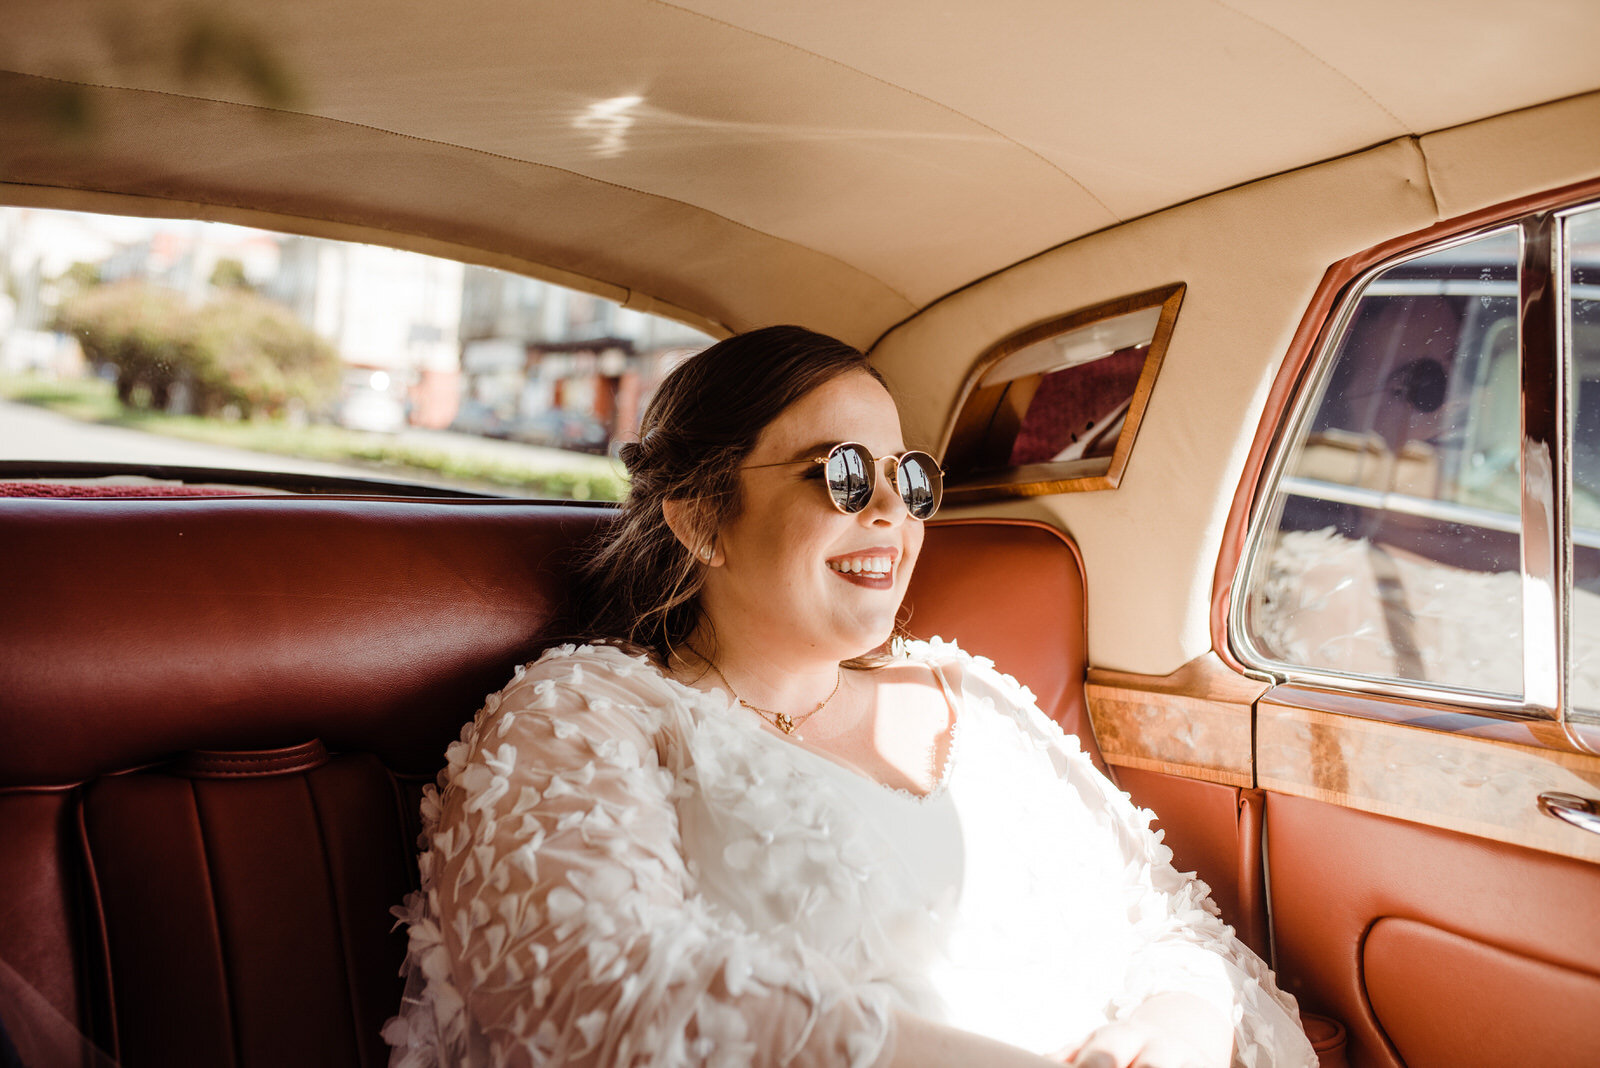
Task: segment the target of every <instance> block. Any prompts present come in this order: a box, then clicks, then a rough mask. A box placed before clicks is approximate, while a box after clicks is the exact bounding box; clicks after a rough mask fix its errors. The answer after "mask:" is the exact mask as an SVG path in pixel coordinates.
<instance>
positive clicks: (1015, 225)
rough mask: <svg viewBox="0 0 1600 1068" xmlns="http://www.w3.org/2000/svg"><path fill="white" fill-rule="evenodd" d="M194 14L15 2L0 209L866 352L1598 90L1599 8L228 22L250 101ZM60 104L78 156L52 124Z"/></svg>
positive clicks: (1248, 6)
mask: <svg viewBox="0 0 1600 1068" xmlns="http://www.w3.org/2000/svg"><path fill="white" fill-rule="evenodd" d="M192 10H195V9H194V7H193V5H192V4H191V3H189V2H188V0H183V2H178V3H174V2H168V0H141V2H139V3H137V4H132V3H123V4H108V3H106V2H104V0H101V2H98V3H94V2H85V0H11V2H10V3H8V4H7V12H6V20H5V21H6V29H5V31H4V33H3V35H0V71H4V72H5V73H0V176H3V177H4V178H5V180H6V181H7V182H8V183H9V185H8V187H7V188H6V189H5V190H4V191H3V194H0V195H3V198H4V199H5V200H7V201H10V202H13V203H31V204H40V205H51V206H76V207H86V206H90V207H92V206H100V207H102V208H108V209H110V208H114V209H115V210H121V211H135V212H138V211H149V212H153V213H158V214H168V213H171V212H173V211H183V212H187V213H191V214H199V215H202V216H205V217H210V218H231V219H236V220H240V221H250V222H256V223H260V224H265V225H274V226H278V227H280V228H287V229H293V230H299V231H302V232H311V233H319V234H329V235H334V236H351V235H352V234H353V233H354V234H359V233H360V232H362V231H363V230H365V231H369V233H368V236H369V237H373V238H375V239H380V240H384V241H386V242H387V243H391V244H401V245H405V246H408V247H415V248H423V249H426V250H430V251H453V252H454V253H456V254H458V255H463V256H465V257H466V258H469V259H474V260H478V261H481V262H489V263H493V264H496V265H500V266H507V267H513V268H517V269H522V270H525V271H531V272H532V273H536V274H540V275H542V276H545V277H550V278H554V279H556V280H559V281H563V282H566V283H568V284H579V285H582V286H584V287H585V288H589V289H593V290H595V291H598V292H602V293H604V294H605V295H608V296H612V297H615V298H618V299H623V300H627V301H628V302H629V303H631V304H633V305H635V306H641V307H647V308H648V307H656V308H664V309H665V310H668V311H672V312H675V313H676V314H679V315H680V316H683V317H686V318H689V319H691V320H693V321H696V322H699V323H701V324H706V323H710V324H720V325H721V326H723V327H726V328H730V329H742V328H746V327H750V326H755V325H760V324H764V323H769V322H775V321H799V322H804V323H806V324H808V325H811V326H814V327H817V328H818V329H823V330H828V331H832V332H834V333H837V334H839V335H841V336H844V337H846V338H848V339H850V340H852V341H854V342H856V343H858V344H863V345H868V344H871V343H872V342H874V341H875V340H876V339H878V338H879V337H880V336H882V335H883V334H884V333H885V332H886V331H887V330H889V329H890V328H891V327H893V326H894V325H895V324H896V323H897V322H900V321H902V320H904V319H906V318H907V317H909V316H911V315H913V314H914V313H915V312H917V311H918V310H919V309H922V308H925V307H927V306H928V305H930V304H932V303H933V302H935V301H937V300H939V299H940V298H941V297H944V296H946V295H947V294H950V293H952V292H953V291H956V290H959V289H960V288H962V287H963V286H965V285H967V284H969V283H971V282H972V281H973V280H975V279H978V278H982V277H984V276H986V275H989V274H991V273H993V272H996V271H999V270H1001V269H1003V268H1005V267H1007V266H1009V265H1012V264H1014V263H1017V262H1019V261H1022V260H1025V259H1027V258H1028V257H1031V256H1033V255H1035V254H1037V253H1039V252H1041V251H1042V250H1045V249H1048V248H1051V247H1054V246H1057V245H1060V244H1062V243H1064V242H1067V241H1070V240H1072V239H1074V238H1077V237H1080V236H1082V235H1084V234H1087V233H1091V232H1094V231H1097V230H1101V229H1104V228H1106V227H1108V226H1111V225H1113V224H1115V223H1118V222H1120V221H1124V220H1128V219H1130V218H1134V217H1137V216H1141V215H1145V214H1147V213H1150V212H1152V211H1155V210H1158V209H1161V208H1163V207H1167V206H1170V205H1173V204H1176V203H1180V202H1184V201H1187V200H1191V199H1193V198H1196V197H1199V196H1202V195H1204V194H1207V193H1211V192H1214V191H1217V190H1220V189H1224V188H1228V187H1231V186H1235V185H1238V184H1241V183H1244V182H1247V181H1251V180H1253V179H1257V178H1260V177H1263V176H1266V175H1270V174H1274V173H1278V172H1282V171H1286V170H1290V169H1293V168H1296V167H1299V166H1302V165H1304V164H1307V163H1311V162H1315V161H1318V160H1323V159H1328V158H1332V157H1336V156H1340V155H1344V154H1347V153H1351V152H1354V151H1357V150H1360V149H1363V148H1366V147H1369V146H1372V145H1376V144H1379V143H1382V142H1386V141H1390V140H1393V139H1395V138H1398V137H1404V136H1406V135H1415V134H1423V133H1426V132H1429V131H1435V130H1440V129H1443V128H1448V127H1452V126H1455V125H1458V124H1462V123H1466V122H1469V121H1472V120H1476V119H1480V118H1483V117H1486V116H1489V115H1494V114H1498V113H1502V112H1506V111H1510V110H1513V109H1517V108H1522V107H1526V106H1529V105H1533V104H1537V103H1540V102H1543V101H1549V100H1554V99H1558V98H1562V97H1566V96H1571V95H1574V94H1578V93H1581V92H1584V91H1587V90H1592V89H1595V88H1597V87H1600V63H1597V62H1596V59H1595V57H1596V56H1600V17H1597V16H1596V14H1595V13H1594V5H1593V0H1543V2H1532V3H1522V4H1517V5H1507V4H1505V3H1504V2H1503V0H1452V2H1449V3H1444V2H1430V3H1422V2H1411V3H1398V4H1397V3H1394V2H1392V0H1341V2H1340V3H1337V4H1333V3H1326V4H1313V3H1284V2H1281V0H1279V2H1272V0H1232V2H1228V3H1224V2H1222V0H1167V2H1140V3H1106V2H1105V0H1098V2H1095V3H1087V2H1082V0H990V2H985V3H965V4H930V3H928V2H927V0H872V2H870V3H863V2H861V0H850V2H840V0H826V2H804V3H799V2H792V0H791V2H784V3H775V2H766V3H751V2H748V0H688V2H685V3H664V2H658V0H583V2H581V3H566V4H559V5H557V4H548V3H547V4H530V3H528V2H527V0H459V2H457V3H452V4H441V3H437V2H426V3H424V2H400V3H392V2H382V3H380V2H375V0H342V2H340V3H337V4H329V3H323V2H310V0H275V2H274V3H272V4H257V5H250V6H243V5H237V6H235V7H232V8H225V9H224V10H226V11H228V12H230V17H231V18H233V19H234V20H236V22H237V24H238V25H242V26H245V27H249V28H254V29H257V30H259V31H260V32H261V33H262V35H263V37H264V39H266V40H269V41H270V42H271V43H272V45H273V47H274V48H275V49H276V50H277V52H278V54H279V55H280V56H281V58H282V59H283V61H284V62H285V64H286V66H287V67H288V69H289V71H290V72H291V73H292V74H293V75H294V76H295V78H296V79H297V81H298V84H299V85H300V87H301V89H302V95H301V99H300V102H299V104H298V106H297V107H296V108H295V109H294V110H292V111H291V110H282V109H279V110H271V109H266V108H263V107H261V106H259V105H258V104H257V103H255V102H254V101H255V99H256V98H255V97H253V96H252V95H251V93H250V92H249V91H248V90H246V89H245V88H244V87H243V86H242V85H241V84H240V83H239V81H238V79H234V78H228V77H217V78H213V79H209V80H206V79H202V80H199V81H196V82H186V81H185V80H184V79H182V78H181V77H180V76H179V74H178V73H177V70H176V67H175V64H174V63H172V62H169V61H166V60H164V59H163V57H164V56H167V55H170V54H171V53H172V49H173V42H174V41H175V40H176V39H177V37H178V35H179V30H180V28H181V27H182V26H184V25H185V24H186V23H185V19H186V18H191V17H192V16H189V15H186V14H184V13H185V12H189V11H192ZM211 10H213V11H216V10H219V7H218V6H217V5H212V8H211ZM119 15H120V16H121V20H120V21H118V18H117V16H119ZM52 79H53V80H54V81H52ZM62 83H69V84H74V85H82V86H85V87H86V88H85V89H84V91H83V95H82V97H81V98H80V99H81V100H82V102H84V103H86V104H87V105H88V106H89V107H90V108H91V109H92V111H91V114H92V116H93V117H94V119H95V125H94V127H93V128H92V129H91V131H90V133H89V134H88V136H86V137H84V138H68V137H64V136H63V134H62V130H61V127H60V126H59V125H58V124H54V123H52V122H51V121H48V120H47V119H45V118H44V117H42V116H41V114H40V102H41V101H42V100H48V99H51V96H50V93H49V90H51V89H52V88H59V87H60V85H61V84H62ZM633 98H637V100H636V102H633V103H629V101H630V100H632V99H633ZM62 190H66V191H70V192H67V193H63V192H62ZM87 192H98V193H109V194H124V195H130V196H134V197H153V198H158V199H159V200H161V201H165V202H178V205H179V206H173V205H172V204H155V205H144V206H142V205H140V204H139V203H138V202H126V201H124V202H120V203H114V202H112V201H110V200H96V199H95V198H93V197H90V196H86V195H85V194H86V193H87Z"/></svg>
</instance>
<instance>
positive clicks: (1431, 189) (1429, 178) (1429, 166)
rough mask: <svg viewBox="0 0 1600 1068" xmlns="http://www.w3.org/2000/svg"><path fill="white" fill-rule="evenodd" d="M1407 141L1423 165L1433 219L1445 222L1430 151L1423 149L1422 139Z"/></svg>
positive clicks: (1415, 138) (1423, 174) (1423, 176)
mask: <svg viewBox="0 0 1600 1068" xmlns="http://www.w3.org/2000/svg"><path fill="white" fill-rule="evenodd" d="M1406 140H1408V141H1410V142H1411V147H1412V148H1413V149H1415V150H1416V153H1417V159H1418V160H1419V161H1420V162H1421V163H1422V180H1423V182H1424V183H1425V184H1426V186H1427V189H1428V203H1429V205H1430V206H1431V207H1432V208H1433V218H1434V220H1435V221H1436V222H1443V221H1444V219H1443V216H1441V215H1440V210H1441V209H1440V207H1439V191H1438V187H1437V184H1436V183H1435V181H1434V177H1433V161H1432V160H1431V159H1429V158H1428V150H1427V149H1425V148H1423V147H1422V138H1420V137H1416V136H1412V137H1408V138H1407V139H1406Z"/></svg>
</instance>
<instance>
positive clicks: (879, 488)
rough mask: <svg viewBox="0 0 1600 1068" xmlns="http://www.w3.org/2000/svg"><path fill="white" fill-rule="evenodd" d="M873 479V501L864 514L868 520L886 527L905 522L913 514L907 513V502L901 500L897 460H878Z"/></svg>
mask: <svg viewBox="0 0 1600 1068" xmlns="http://www.w3.org/2000/svg"><path fill="white" fill-rule="evenodd" d="M872 478H873V483H872V500H871V501H869V502H868V503H867V508H866V512H865V513H864V514H865V515H866V517H867V518H868V520H869V521H870V522H872V523H874V524H877V523H881V524H884V525H885V526H888V525H892V524H895V523H900V522H903V521H904V520H905V519H906V517H907V516H908V515H910V514H911V513H910V512H908V511H906V502H905V501H903V500H901V499H900V487H899V486H898V485H897V484H896V481H895V478H896V461H895V458H894V457H893V456H881V457H879V458H878V459H876V460H875V461H874V462H873V464H872Z"/></svg>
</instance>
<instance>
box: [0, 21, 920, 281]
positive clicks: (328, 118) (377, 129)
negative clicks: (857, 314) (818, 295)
mask: <svg viewBox="0 0 1600 1068" xmlns="http://www.w3.org/2000/svg"><path fill="white" fill-rule="evenodd" d="M656 2H659V0H656ZM0 74H14V75H17V76H18V77H21V78H38V79H40V80H42V81H51V82H57V83H60V84H62V85H80V86H83V87H85V88H88V89H105V90H108V91H111V92H119V93H143V94H146V95H149V96H167V97H172V98H174V99H177V100H196V101H201V102H204V103H207V104H222V105H226V106H228V107H236V108H247V109H249V110H251V111H260V112H264V113H266V114H270V115H287V116H292V117H295V118H302V119H315V120H317V121H319V122H331V123H336V124H338V125H340V126H349V127H353V128H355V129H359V130H371V131H372V132H373V133H379V134H384V135H386V136H389V137H399V138H404V139H405V140H407V141H416V142H418V143H420V144H425V145H439V146H441V147H445V148H454V149H457V150H459V151H461V152H471V153H473V154H474V155H478V156H486V157H488V158H490V159H499V160H505V161H506V162H507V163H520V164H522V165H523V166H525V167H537V168H539V169H540V170H545V171H552V172H554V173H556V174H565V175H570V176H571V177H573V178H579V179H582V180H583V181H586V182H593V183H594V184H596V185H603V186H607V187H609V188H612V189H620V190H623V191H625V192H629V193H637V194H638V195H639V196H642V197H649V198H650V199H651V200H658V201H661V202H663V203H667V204H677V205H680V206H682V207H685V208H689V209H690V210H692V211H699V212H704V213H705V214H706V215H709V216H711V217H712V218H714V219H721V220H722V221H723V222H725V223H728V224H729V225H731V226H736V227H738V228H739V229H741V230H744V231H747V232H749V233H752V234H757V235H759V236H761V237H765V238H768V239H770V240H773V241H779V242H782V243H783V244H785V245H789V246H791V247H793V248H798V249H803V250H805V251H806V252H809V253H811V254H813V255H815V256H821V257H822V258H823V259H826V260H828V261H830V262H832V263H837V264H838V265H839V266H841V267H845V268H847V269H849V270H852V271H855V272H856V273H857V274H859V275H861V276H862V277H863V278H867V279H870V280H872V281H874V282H876V283H877V284H878V285H880V286H882V287H883V288H884V289H886V290H888V291H889V292H890V293H892V294H894V295H895V296H896V297H898V298H900V300H901V301H903V302H904V303H905V305H906V307H907V308H909V309H910V310H911V311H912V312H915V311H916V310H917V308H918V305H917V302H916V301H914V300H912V299H911V297H910V296H908V295H907V294H905V293H902V292H901V291H900V290H899V289H898V288H897V287H895V286H894V285H891V284H890V283H889V282H888V281H886V280H885V279H882V278H879V277H878V276H877V275H875V274H872V273H870V272H868V271H867V270H865V269H864V268H861V267H858V266H856V265H855V264H853V263H849V262H848V261H846V260H842V259H840V258H839V257H837V256H835V255H833V254H832V253H828V252H823V251H822V250H821V249H817V248H813V247H812V246H810V245H803V244H801V243H800V242H798V241H792V240H790V239H789V238H786V237H779V236H778V235H777V234H772V233H768V232H767V231H765V230H761V229H758V228H757V227H754V226H751V225H750V224H749V223H744V222H740V221H739V220H738V219H733V218H729V217H728V216H726V215H723V214H722V213H720V212H716V211H712V210H711V209H710V208H706V207H701V206H700V205H699V204H691V203H689V202H688V201H686V200H678V199H677V198H675V197H669V196H664V195H662V194H660V193H652V192H650V191H648V190H645V189H636V188H634V187H633V186H631V185H624V184H623V183H621V182H613V181H610V180H608V179H605V178H596V177H594V176H593V175H588V174H583V173H582V172H580V171H573V170H568V169H567V168H565V167H557V166H555V165H554V164H551V163H540V162H539V161H538V160H531V159H522V158H521V157H519V156H508V155H506V154H504V153H501V152H491V151H489V150H488V149H485V148H474V147H472V146H471V145H458V144H456V143H455V142H454V141H440V140H438V139H436V138H432V137H421V136H419V135H417V134H410V133H403V132H401V131H399V130H386V129H384V128H383V127H382V126H371V125H368V124H367V123H364V122H355V121H353V120H351V119H341V118H337V117H335V116H332V115H321V114H317V113H316V112H311V111H291V110H289V109H286V108H275V107H268V106H266V105H264V104H250V103H243V102H240V101H237V100H220V99H217V98H215V97H209V96H195V95H193V94H191V93H175V92H172V91H171V90H169V89H143V88H138V87H134V86H126V85H107V84H104V83H101V82H86V81H78V80H76V79H73V78H57V77H54V76H52V75H49V74H33V73H30V72H28V71H20V70H11V69H10V68H0ZM62 188H68V187H65V186H63V187H62ZM73 188H81V187H73ZM109 191H110V190H107V192H109ZM330 221H331V220H330ZM573 273H575V274H576V273H577V272H573ZM597 280H598V279H597ZM609 284H610V285H614V286H616V287H617V288H618V289H628V288H629V287H628V286H624V285H622V284H620V283H617V282H611V283H609ZM645 295H646V296H648V295H649V294H645ZM652 299H656V298H653V297H652ZM663 303H666V304H672V305H673V306H674V307H676V306H677V305H676V304H675V303H674V302H672V301H663Z"/></svg>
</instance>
